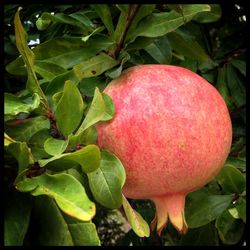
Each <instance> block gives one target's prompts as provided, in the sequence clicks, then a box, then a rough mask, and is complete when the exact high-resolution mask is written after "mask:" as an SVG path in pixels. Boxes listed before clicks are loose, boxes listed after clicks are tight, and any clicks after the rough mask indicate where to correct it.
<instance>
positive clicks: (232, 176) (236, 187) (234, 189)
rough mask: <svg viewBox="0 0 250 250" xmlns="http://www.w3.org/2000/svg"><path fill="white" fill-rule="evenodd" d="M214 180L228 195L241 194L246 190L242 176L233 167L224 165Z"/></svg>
mask: <svg viewBox="0 0 250 250" xmlns="http://www.w3.org/2000/svg"><path fill="white" fill-rule="evenodd" d="M216 180H217V181H218V182H219V184H220V185H221V186H222V188H223V190H224V191H225V192H228V193H239V194H240V193H242V192H243V191H244V190H245V189H246V179H245V177H244V175H243V174H242V173H241V172H240V171H239V170H238V169H237V168H236V167H234V166H231V165H227V164H225V165H224V167H223V168H222V169H221V171H220V173H219V175H218V176H216Z"/></svg>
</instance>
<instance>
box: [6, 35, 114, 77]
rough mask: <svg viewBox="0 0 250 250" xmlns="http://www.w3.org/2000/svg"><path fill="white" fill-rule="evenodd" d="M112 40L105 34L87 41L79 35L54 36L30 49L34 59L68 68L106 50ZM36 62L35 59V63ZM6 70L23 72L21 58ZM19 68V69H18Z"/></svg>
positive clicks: (11, 72)
mask: <svg viewBox="0 0 250 250" xmlns="http://www.w3.org/2000/svg"><path fill="white" fill-rule="evenodd" d="M113 43H114V42H113V41H111V39H110V38H109V37H107V36H104V35H96V36H95V37H94V38H92V37H91V38H90V39H89V40H88V41H87V42H83V41H82V39H81V37H55V38H53V39H49V40H47V41H45V42H44V43H41V44H38V45H37V46H36V47H35V48H34V49H33V50H32V51H33V53H34V54H35V57H36V60H37V61H39V63H41V61H46V62H47V63H49V62H50V63H53V64H56V65H58V66H59V67H61V68H64V69H70V68H72V67H73V66H74V65H76V64H79V63H81V62H83V61H85V60H87V59H89V58H91V57H93V56H94V55H96V54H97V53H99V52H100V51H102V50H107V49H108V48H109V47H111V46H112V45H113ZM36 64H37V62H36V61H35V65H36ZM6 70H7V71H8V72H9V73H10V74H14V75H16V74H20V73H21V74H23V60H22V58H20V57H18V58H17V59H16V60H14V61H13V62H11V63H9V64H8V65H7V67H6ZM20 70H21V71H20Z"/></svg>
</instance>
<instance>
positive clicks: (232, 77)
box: [226, 64, 246, 107]
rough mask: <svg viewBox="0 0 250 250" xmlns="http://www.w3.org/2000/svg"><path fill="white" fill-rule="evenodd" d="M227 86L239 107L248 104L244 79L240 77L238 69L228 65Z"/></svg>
mask: <svg viewBox="0 0 250 250" xmlns="http://www.w3.org/2000/svg"><path fill="white" fill-rule="evenodd" d="M226 79H227V84H228V87H229V90H230V93H231V95H232V98H233V100H234V102H235V104H236V106H237V107H241V106H243V105H245V104H246V88H245V85H244V82H243V79H242V78H241V77H240V75H238V73H237V71H236V69H235V68H234V67H233V66H232V65H231V64H228V65H227V68H226Z"/></svg>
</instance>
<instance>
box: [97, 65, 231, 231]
mask: <svg viewBox="0 0 250 250" xmlns="http://www.w3.org/2000/svg"><path fill="white" fill-rule="evenodd" d="M104 92H105V93H107V94H108V95H110V96H111V97H112V99H113V102H114V105H115V109H116V113H115V116H114V118H113V120H111V121H110V122H105V123H100V124H98V126H97V130H98V142H97V143H98V145H99V146H100V147H101V148H103V149H106V150H109V151H110V152H112V153H114V154H115V155H117V156H118V157H119V159H120V160H121V161H122V163H123V165H124V167H125V169H126V175H127V177H126V183H125V185H124V187H123V193H124V195H125V196H126V197H128V198H133V199H150V200H152V201H153V202H154V204H155V207H156V215H155V218H154V220H153V222H152V223H151V226H152V228H154V226H156V224H157V231H158V233H159V234H160V232H161V230H162V229H163V228H164V226H165V225H166V223H167V221H168V219H169V220H170V222H171V223H172V224H173V225H174V226H175V228H176V229H177V230H178V231H179V232H181V233H185V232H186V231H187V223H186V221H185V217H184V206H185V197H186V195H187V194H188V193H189V192H192V191H194V190H196V189H198V188H201V187H202V186H204V185H205V184H207V183H208V182H209V181H211V180H212V179H213V178H214V177H215V176H216V175H217V174H218V172H219V171H220V169H221V167H222V166H223V164H224V162H225V160H226V158H227V156H228V154H229V152H230V147H231V142H232V125H231V120H230V116H229V112H228V109H227V106H226V104H225V102H224V100H223V98H222V97H221V95H220V94H219V92H218V91H217V90H216V89H215V88H214V87H213V86H212V85H211V84H210V83H208V82H207V81H206V80H205V79H203V78H202V77H200V76H199V75H197V74H195V73H194V72H192V71H190V70H188V69H185V68H181V67H177V66H168V65H141V66H135V67H131V68H129V69H127V70H125V71H124V72H123V73H122V74H121V76H120V77H119V78H117V79H115V80H113V81H112V82H111V83H110V84H109V85H108V86H107V88H106V89H105V90H104Z"/></svg>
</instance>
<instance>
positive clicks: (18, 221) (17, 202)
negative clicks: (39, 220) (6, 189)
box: [4, 192, 32, 246]
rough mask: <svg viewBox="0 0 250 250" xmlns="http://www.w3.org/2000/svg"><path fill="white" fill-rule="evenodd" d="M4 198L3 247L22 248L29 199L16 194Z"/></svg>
mask: <svg viewBox="0 0 250 250" xmlns="http://www.w3.org/2000/svg"><path fill="white" fill-rule="evenodd" d="M4 198H5V202H4V208H5V209H4V246H22V245H23V240H24V237H25V235H26V232H27V230H28V226H29V221H30V212H31V208H32V206H31V202H30V199H29V197H27V196H26V195H24V194H21V193H17V192H13V193H10V194H9V193H8V194H5V196H4Z"/></svg>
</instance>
